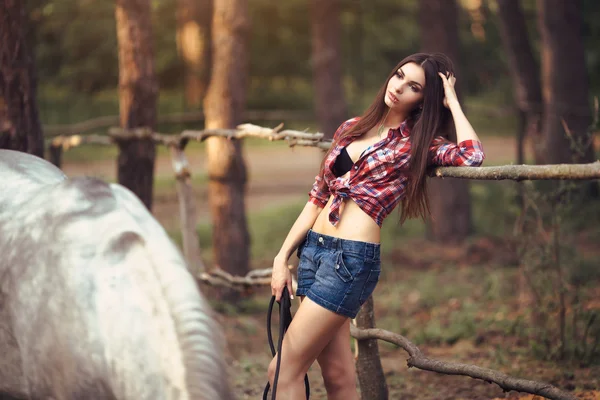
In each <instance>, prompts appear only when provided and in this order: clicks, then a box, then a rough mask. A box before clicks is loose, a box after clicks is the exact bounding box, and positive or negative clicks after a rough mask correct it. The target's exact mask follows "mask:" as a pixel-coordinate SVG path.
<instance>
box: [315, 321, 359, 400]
mask: <svg viewBox="0 0 600 400" xmlns="http://www.w3.org/2000/svg"><path fill="white" fill-rule="evenodd" d="M317 361H318V362H319V366H320V367H321V373H322V374H323V381H324V382H325V389H326V390H327V399H329V400H358V393H357V391H356V367H355V365H354V356H353V355H352V350H351V349H350V319H349V318H346V321H345V322H344V324H343V325H342V326H341V327H340V328H339V329H338V331H337V333H336V334H335V336H334V337H333V339H332V340H331V341H330V342H329V344H327V346H325V348H324V349H323V351H322V352H321V354H320V355H319V357H317Z"/></svg>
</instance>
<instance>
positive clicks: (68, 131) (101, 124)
mask: <svg viewBox="0 0 600 400" xmlns="http://www.w3.org/2000/svg"><path fill="white" fill-rule="evenodd" d="M204 119H205V116H204V112H203V111H200V110H198V111H186V112H179V113H171V114H164V115H159V116H158V123H159V124H183V123H189V122H201V121H204ZM243 119H244V120H247V121H248V120H253V121H256V120H263V121H314V119H315V114H314V112H311V111H304V110H247V111H245V112H244V115H243ZM119 123H120V118H119V116H118V115H107V116H103V117H97V118H92V119H89V120H87V121H82V122H76V123H74V124H63V125H44V129H43V131H44V137H46V138H52V137H55V136H61V135H62V136H69V135H81V134H83V133H86V132H90V131H94V130H97V129H106V128H109V127H111V126H117V125H119Z"/></svg>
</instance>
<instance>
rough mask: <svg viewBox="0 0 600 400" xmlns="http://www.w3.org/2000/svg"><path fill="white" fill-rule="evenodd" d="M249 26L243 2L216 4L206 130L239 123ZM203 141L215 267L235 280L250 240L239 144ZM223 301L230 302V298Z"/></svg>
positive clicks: (245, 269) (216, 139)
mask: <svg viewBox="0 0 600 400" xmlns="http://www.w3.org/2000/svg"><path fill="white" fill-rule="evenodd" d="M248 25H249V22H248V4H247V1H246V0H215V2H214V14H213V23H212V32H213V41H212V54H213V66H212V75H211V80H210V85H209V87H208V92H207V95H206V98H205V99H204V110H205V113H206V128H207V129H216V128H234V127H235V126H236V125H238V124H239V123H240V122H241V121H240V119H241V117H242V112H243V108H244V102H245V98H246V73H247V49H246V38H247V36H248V28H249V27H248ZM206 141H207V151H208V175H209V191H208V193H209V203H210V209H211V215H212V235H213V254H214V263H215V266H217V267H220V268H222V269H224V270H226V271H227V272H230V273H232V274H234V275H245V274H246V273H247V272H248V257H249V244H250V238H249V234H248V227H247V224H246V210H245V201H244V192H245V187H246V164H245V162H244V158H243V155H242V142H241V141H239V140H235V139H232V140H228V139H226V138H221V137H214V136H213V137H210V138H208V139H207V140H206ZM224 297H225V298H228V299H229V300H232V299H234V298H235V294H234V293H231V295H227V294H224Z"/></svg>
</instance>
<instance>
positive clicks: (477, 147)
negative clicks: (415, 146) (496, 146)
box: [429, 136, 485, 167]
mask: <svg viewBox="0 0 600 400" xmlns="http://www.w3.org/2000/svg"><path fill="white" fill-rule="evenodd" d="M429 157H430V160H431V161H430V163H431V164H433V165H440V166H446V167H450V166H452V167H460V166H468V167H479V166H481V164H483V159H484V158H485V154H484V152H483V146H482V144H481V142H480V141H478V140H463V141H462V142H460V143H458V144H456V143H453V142H451V141H449V140H448V139H445V138H443V137H441V136H437V137H435V138H434V139H433V142H432V143H431V147H430V148H429Z"/></svg>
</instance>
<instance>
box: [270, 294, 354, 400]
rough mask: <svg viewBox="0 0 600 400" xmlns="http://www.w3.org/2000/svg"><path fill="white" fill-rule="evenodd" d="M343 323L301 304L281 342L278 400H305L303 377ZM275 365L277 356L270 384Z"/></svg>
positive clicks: (306, 302) (314, 306) (309, 304)
mask: <svg viewBox="0 0 600 400" xmlns="http://www.w3.org/2000/svg"><path fill="white" fill-rule="evenodd" d="M346 320H348V318H347V317H344V316H343V315H339V314H336V313H334V312H331V311H329V310H327V309H325V308H323V307H321V306H320V305H318V304H316V303H315V302H313V301H311V300H310V299H309V298H305V299H304V300H303V301H302V303H301V304H300V307H299V308H298V311H296V314H295V315H294V319H292V323H291V324H290V327H289V328H288V330H287V332H286V334H285V337H284V339H283V344H282V350H281V367H280V371H279V380H278V383H277V400H305V399H306V395H305V389H304V374H306V372H307V371H308V368H310V366H311V365H312V363H313V362H314V361H315V359H316V358H317V357H318V356H319V354H320V353H321V351H322V350H323V348H325V346H326V345H327V344H328V343H329V342H330V341H331V339H332V338H333V337H334V336H335V334H336V333H337V332H338V330H339V329H340V327H341V326H342V325H343V324H344V322H345V321H346ZM276 366H277V356H275V357H274V358H273V360H272V361H271V364H270V365H269V381H270V382H271V384H272V383H273V378H274V377H275V368H276Z"/></svg>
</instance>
